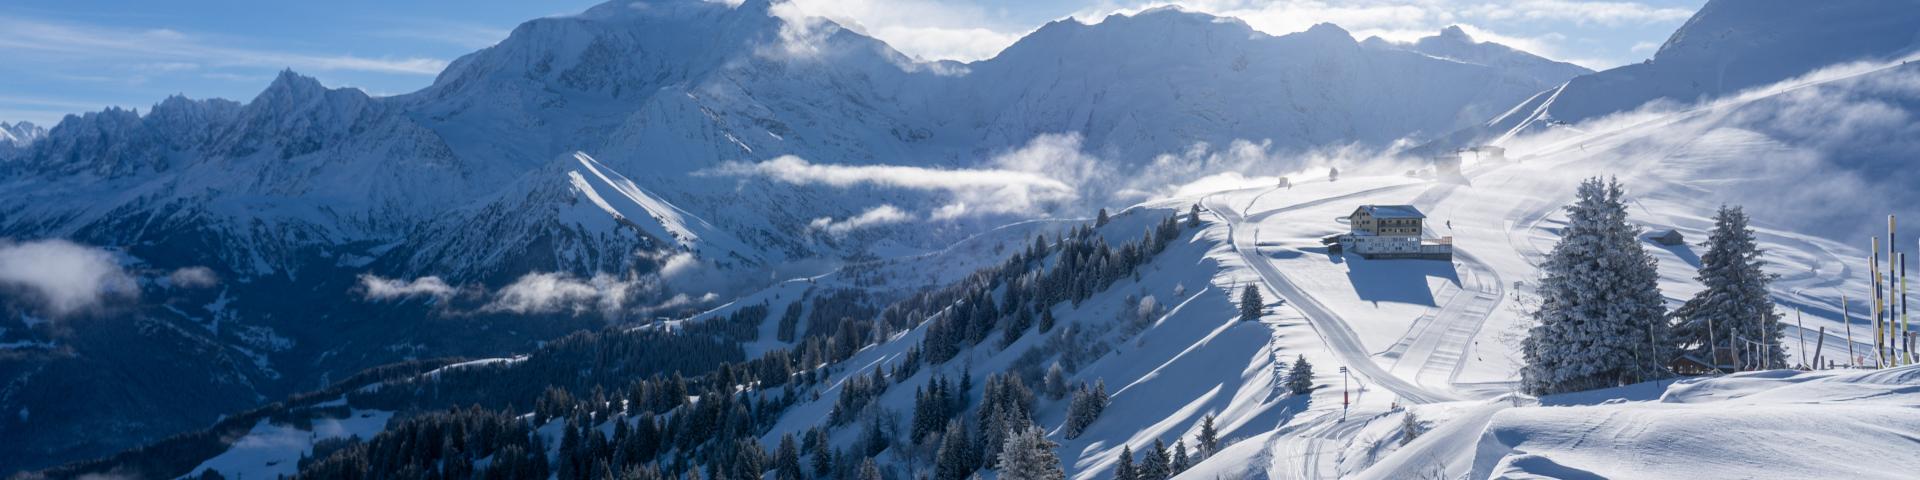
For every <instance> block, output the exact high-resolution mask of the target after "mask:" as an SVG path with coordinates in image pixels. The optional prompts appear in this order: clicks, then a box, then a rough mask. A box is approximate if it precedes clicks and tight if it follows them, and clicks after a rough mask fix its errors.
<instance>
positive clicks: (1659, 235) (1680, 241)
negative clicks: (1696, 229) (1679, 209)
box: [1647, 228, 1687, 247]
mask: <svg viewBox="0 0 1920 480" xmlns="http://www.w3.org/2000/svg"><path fill="white" fill-rule="evenodd" d="M1647 240H1650V241H1652V242H1653V243H1658V244H1661V245H1666V246H1669V247H1674V246H1680V245H1685V244H1687V237H1685V236H1683V235H1680V231H1679V230H1674V229H1671V228H1668V229H1664V230H1654V231H1651V232H1647Z"/></svg>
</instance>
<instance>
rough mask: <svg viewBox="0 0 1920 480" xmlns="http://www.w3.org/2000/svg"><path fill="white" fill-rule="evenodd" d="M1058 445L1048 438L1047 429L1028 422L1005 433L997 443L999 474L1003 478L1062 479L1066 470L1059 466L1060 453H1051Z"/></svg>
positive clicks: (1010, 479)
mask: <svg viewBox="0 0 1920 480" xmlns="http://www.w3.org/2000/svg"><path fill="white" fill-rule="evenodd" d="M1058 447H1059V445H1057V444H1055V443H1053V441H1051V440H1047V432H1046V431H1044V430H1041V429H1040V427H1037V426H1033V425H1028V426H1027V427H1026V428H1022V429H1019V430H1018V431H1016V432H1012V434H1011V435H1008V436H1007V440H1006V442H1005V443H1004V444H1002V445H1001V446H1000V478H1002V479H1005V480H1061V479H1063V478H1066V476H1067V474H1066V472H1065V471H1063V470H1061V468H1060V457H1059V456H1057V455H1055V454H1054V453H1053V449H1055V448H1058Z"/></svg>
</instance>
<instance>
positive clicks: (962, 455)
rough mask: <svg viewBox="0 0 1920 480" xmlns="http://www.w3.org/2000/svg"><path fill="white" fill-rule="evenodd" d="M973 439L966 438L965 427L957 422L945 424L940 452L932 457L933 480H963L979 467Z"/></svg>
mask: <svg viewBox="0 0 1920 480" xmlns="http://www.w3.org/2000/svg"><path fill="white" fill-rule="evenodd" d="M974 447H975V445H974V442H973V438H972V437H969V436H967V427H966V425H962V424H961V423H960V421H959V420H954V421H953V422H951V423H948V424H947V434H946V437H945V438H944V439H942V440H941V441H940V451H939V453H938V454H937V455H935V457H934V465H933V478H934V479H935V480H965V479H966V478H967V476H969V475H972V474H973V471H974V470H975V469H977V468H979V467H980V461H979V455H976V453H975V452H976V450H977V449H976V448H974Z"/></svg>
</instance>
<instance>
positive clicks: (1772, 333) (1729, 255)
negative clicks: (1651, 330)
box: [1674, 205, 1787, 365]
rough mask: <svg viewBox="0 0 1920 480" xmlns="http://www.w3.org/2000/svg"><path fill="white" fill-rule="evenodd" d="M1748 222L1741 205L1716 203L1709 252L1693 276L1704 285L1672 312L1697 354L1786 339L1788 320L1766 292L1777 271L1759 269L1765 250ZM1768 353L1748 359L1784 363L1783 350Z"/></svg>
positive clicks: (1679, 330) (1678, 331) (1680, 332)
mask: <svg viewBox="0 0 1920 480" xmlns="http://www.w3.org/2000/svg"><path fill="white" fill-rule="evenodd" d="M1747 222H1748V218H1747V214H1746V212H1744V211H1742V210H1741V208H1740V207H1728V206H1724V205H1723V206H1721V207H1720V211H1719V212H1718V213H1716V214H1715V215H1714V218H1713V233H1712V234H1710V235H1709V236H1708V237H1707V253H1706V254H1705V255H1701V256H1700V272H1699V274H1698V275H1696V276H1695V277H1694V278H1695V279H1698V280H1699V281H1700V284H1701V285H1703V286H1705V287H1706V290H1702V291H1700V293H1698V294H1695V295H1694V296H1693V298H1692V299H1690V300H1687V303H1686V305H1683V306H1681V307H1680V308H1679V309H1677V310H1675V311H1674V317H1675V320H1678V321H1679V325H1678V326H1677V327H1676V334H1677V336H1679V337H1680V338H1681V339H1683V340H1684V343H1685V344H1686V345H1689V346H1691V347H1692V348H1690V350H1691V351H1692V352H1694V353H1696V354H1699V355H1700V358H1710V359H1711V358H1715V357H1714V354H1713V353H1712V352H1713V350H1714V348H1713V347H1709V346H1708V345H1709V344H1713V345H1714V346H1715V347H1717V348H1718V349H1719V351H1722V352H1724V351H1728V350H1730V349H1733V348H1736V347H1735V346H1737V345H1741V344H1743V343H1744V342H1752V341H1762V342H1766V343H1767V344H1768V345H1776V346H1777V345H1780V342H1781V340H1783V339H1785V338H1786V325H1785V324H1783V323H1781V322H1780V320H1781V318H1780V314H1779V312H1778V311H1775V310H1774V308H1773V301H1772V300H1771V299H1770V298H1769V297H1768V293H1767V290H1768V287H1769V285H1770V284H1771V283H1772V282H1773V280H1774V279H1775V278H1776V277H1777V276H1776V275H1774V274H1770V273H1766V272H1765V271H1763V269H1764V268H1765V267H1766V265H1767V262H1766V261H1764V260H1761V259H1760V256H1761V255H1762V254H1763V253H1765V252H1764V251H1763V250H1761V249H1760V247H1759V244H1758V242H1756V241H1755V240H1754V235H1753V229H1752V228H1751V227H1749V226H1748V225H1747ZM1709 329H1711V330H1709ZM1766 353H1767V357H1765V358H1759V359H1755V361H1754V362H1752V363H1754V364H1770V365H1785V364H1786V360H1787V359H1786V352H1785V351H1783V350H1781V349H1779V348H1768V349H1766Z"/></svg>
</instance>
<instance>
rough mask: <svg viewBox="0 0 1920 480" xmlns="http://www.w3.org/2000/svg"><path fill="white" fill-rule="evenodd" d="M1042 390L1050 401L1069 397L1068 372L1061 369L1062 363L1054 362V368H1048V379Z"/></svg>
mask: <svg viewBox="0 0 1920 480" xmlns="http://www.w3.org/2000/svg"><path fill="white" fill-rule="evenodd" d="M1040 388H1041V390H1043V391H1045V392H1046V393H1047V398H1049V399H1053V400H1059V399H1061V398H1064V397H1066V396H1067V371H1066V370H1065V369H1062V368H1060V362H1053V365H1052V366H1049V367H1047V379H1046V382H1045V383H1044V384H1042V385H1041V387H1040Z"/></svg>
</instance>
